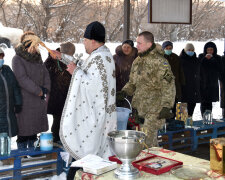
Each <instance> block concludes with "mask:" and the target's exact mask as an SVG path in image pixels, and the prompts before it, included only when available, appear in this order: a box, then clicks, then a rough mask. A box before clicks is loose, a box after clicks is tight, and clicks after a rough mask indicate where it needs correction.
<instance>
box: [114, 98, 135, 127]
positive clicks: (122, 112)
mask: <svg viewBox="0 0 225 180" xmlns="http://www.w3.org/2000/svg"><path fill="white" fill-rule="evenodd" d="M125 100H126V101H127V102H128V103H129V105H130V109H128V108H124V107H116V111H117V130H126V129H127V121H128V118H129V115H130V113H131V112H132V107H131V104H130V102H129V101H128V99H126V98H125Z"/></svg>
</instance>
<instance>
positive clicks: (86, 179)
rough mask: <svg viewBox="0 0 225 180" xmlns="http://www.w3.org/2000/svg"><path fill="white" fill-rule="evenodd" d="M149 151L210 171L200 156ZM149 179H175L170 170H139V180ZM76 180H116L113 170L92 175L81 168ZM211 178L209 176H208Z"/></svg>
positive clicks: (208, 163) (156, 150) (163, 150)
mask: <svg viewBox="0 0 225 180" xmlns="http://www.w3.org/2000/svg"><path fill="white" fill-rule="evenodd" d="M149 150H150V151H149V152H150V153H152V154H156V155H159V156H163V157H167V158H170V159H174V160H178V161H182V162H183V164H184V165H195V166H198V167H202V168H206V169H207V170H209V173H211V171H210V162H209V161H207V160H204V159H200V158H196V157H192V156H189V155H185V154H181V153H178V152H175V151H171V150H166V149H163V148H158V147H153V148H150V149H149ZM213 176H214V177H215V178H216V179H218V180H222V179H225V176H224V177H222V176H220V175H218V174H216V173H213ZM150 178H151V180H152V179H153V180H159V179H161V180H162V179H165V180H175V179H177V178H176V177H175V176H173V175H172V174H171V173H170V172H167V173H164V174H161V175H154V174H150V173H145V172H143V171H141V177H140V178H139V180H142V179H145V180H146V179H150ZM75 179H76V180H95V179H97V180H116V178H115V177H114V171H110V172H108V173H105V174H102V175H99V176H96V175H92V174H89V173H85V172H83V171H81V170H79V171H77V173H76V176H75ZM208 179H211V178H208Z"/></svg>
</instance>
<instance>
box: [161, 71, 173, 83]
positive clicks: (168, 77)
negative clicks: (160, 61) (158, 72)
mask: <svg viewBox="0 0 225 180" xmlns="http://www.w3.org/2000/svg"><path fill="white" fill-rule="evenodd" d="M163 79H165V80H166V81H167V82H169V83H171V81H172V79H173V77H172V75H171V74H170V73H169V72H168V70H166V72H165V74H164V75H163Z"/></svg>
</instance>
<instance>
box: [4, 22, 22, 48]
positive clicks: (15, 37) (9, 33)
mask: <svg viewBox="0 0 225 180" xmlns="http://www.w3.org/2000/svg"><path fill="white" fill-rule="evenodd" d="M22 34H23V30H22V29H17V28H10V27H5V26H3V25H2V23H1V22H0V37H4V38H7V39H9V40H10V41H11V43H12V45H13V46H15V45H17V44H18V43H19V42H20V37H21V35H22Z"/></svg>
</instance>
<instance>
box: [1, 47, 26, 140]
mask: <svg viewBox="0 0 225 180" xmlns="http://www.w3.org/2000/svg"><path fill="white" fill-rule="evenodd" d="M4 55H5V54H4V51H3V49H2V48H0V107H1V108H0V133H7V134H8V136H9V137H13V136H16V135H17V134H18V125H17V119H16V116H15V113H19V112H20V111H21V108H22V95H21V91H20V87H19V84H18V82H17V80H16V78H15V75H14V73H13V72H12V70H11V69H10V67H9V66H7V65H4V59H3V58H4Z"/></svg>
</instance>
